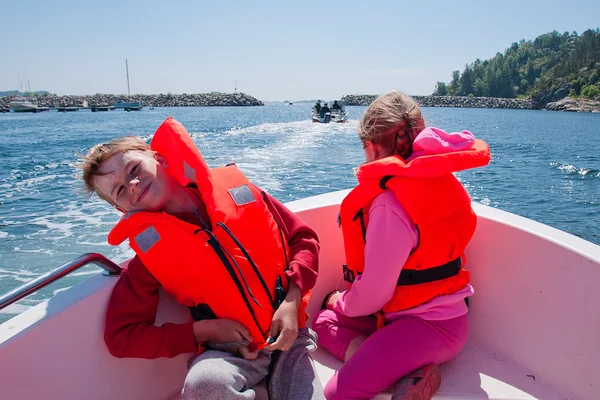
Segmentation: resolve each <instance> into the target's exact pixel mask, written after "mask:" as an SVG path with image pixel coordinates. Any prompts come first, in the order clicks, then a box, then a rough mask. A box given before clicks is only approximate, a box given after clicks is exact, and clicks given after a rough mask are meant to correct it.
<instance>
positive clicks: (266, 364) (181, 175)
mask: <svg viewBox="0 0 600 400" xmlns="http://www.w3.org/2000/svg"><path fill="white" fill-rule="evenodd" d="M81 168H82V170H83V180H84V182H85V186H86V189H87V190H88V191H89V192H90V193H93V192H95V193H96V194H97V195H98V196H99V197H101V198H102V199H104V200H106V201H107V202H109V203H110V204H111V205H113V206H114V207H115V208H117V209H118V210H119V211H121V212H123V213H124V215H123V217H122V218H121V220H120V221H119V222H118V223H117V225H116V226H115V227H114V228H113V230H112V231H111V232H110V234H109V236H108V242H109V243H110V244H112V245H118V244H120V243H121V242H123V241H124V240H125V239H129V243H130V246H131V247H132V249H133V250H134V251H135V252H136V254H137V255H136V257H134V258H133V260H132V261H131V262H130V264H129V268H128V271H127V272H126V273H125V274H124V275H123V276H122V278H121V279H120V280H119V282H118V283H117V284H116V286H115V288H114V290H113V294H112V296H111V299H110V302H109V305H108V310H107V315H106V327H105V334H104V337H105V341H106V344H107V347H108V349H109V351H110V352H111V354H113V355H114V356H116V357H138V358H149V359H150V358H158V357H174V356H176V355H178V354H181V353H188V352H199V353H201V354H199V355H198V356H197V357H196V358H195V359H194V360H193V361H191V363H190V369H189V371H188V375H187V377H186V380H185V383H184V388H183V391H182V399H194V398H203V399H252V398H254V396H255V393H254V391H253V390H252V389H251V388H252V387H253V386H255V385H256V384H258V383H259V382H261V381H263V380H264V379H265V378H267V376H268V378H269V387H268V390H269V393H270V398H271V399H292V398H293V399H323V394H322V393H323V390H322V387H321V385H320V383H319V381H318V378H317V377H316V374H315V372H314V368H313V365H312V360H311V359H310V356H309V354H308V353H309V351H312V350H314V348H315V347H316V345H315V336H314V333H313V332H312V331H309V330H308V329H306V328H305V324H306V313H305V311H304V308H305V306H306V303H307V302H308V298H309V296H310V292H309V290H310V289H311V288H312V287H313V286H314V283H315V281H316V275H317V269H318V249H319V244H318V238H317V236H316V234H315V233H314V231H313V230H312V229H310V228H309V227H308V226H307V225H305V224H304V223H303V222H302V221H301V220H300V219H299V218H298V217H296V216H295V215H294V214H293V213H292V212H291V211H290V210H288V209H287V208H285V207H284V206H283V205H282V204H280V203H279V202H278V201H277V200H275V199H274V198H273V197H271V196H269V195H268V194H266V193H265V192H263V191H261V190H260V189H258V188H257V187H256V186H254V185H252V183H250V182H249V181H248V180H247V179H246V177H245V176H244V175H243V174H242V173H241V172H240V171H239V170H238V169H237V167H236V166H235V165H228V166H226V167H222V168H216V169H209V168H208V167H207V165H206V163H205V162H204V159H203V158H202V156H201V154H200V152H199V151H198V149H197V148H196V146H195V145H194V143H193V141H192V139H191V137H190V136H189V134H188V133H187V131H186V130H185V128H184V127H183V126H182V125H181V124H179V123H178V122H177V121H175V120H173V119H172V118H167V119H166V120H165V121H164V122H163V124H162V125H161V126H160V127H159V128H158V129H157V131H156V132H155V134H154V137H153V139H152V143H151V145H150V146H148V145H146V144H145V143H144V142H143V141H142V140H141V139H139V138H134V137H125V138H122V139H117V140H113V141H112V142H110V143H108V144H101V145H97V146H95V147H94V148H92V149H91V150H90V151H89V152H88V154H87V155H86V156H85V157H84V159H83V163H82V166H81ZM159 287H163V288H164V290H165V291H166V292H167V293H169V294H171V295H172V296H173V297H174V298H175V299H176V300H178V301H179V302H180V303H182V304H184V305H185V306H188V307H189V308H190V311H191V314H192V317H193V319H194V320H195V321H194V322H189V323H186V324H173V323H166V324H163V325H162V326H155V325H154V321H155V317H156V310H157V307H158V289H159Z"/></svg>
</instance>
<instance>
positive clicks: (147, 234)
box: [133, 226, 160, 253]
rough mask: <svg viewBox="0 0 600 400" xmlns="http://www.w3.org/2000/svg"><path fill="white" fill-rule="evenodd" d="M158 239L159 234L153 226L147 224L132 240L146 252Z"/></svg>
mask: <svg viewBox="0 0 600 400" xmlns="http://www.w3.org/2000/svg"><path fill="white" fill-rule="evenodd" d="M159 240H160V235H159V234H158V231H157V230H156V228H154V226H149V227H147V228H146V229H144V230H143V231H142V232H140V233H138V234H137V236H136V237H135V238H133V241H134V242H135V244H137V246H138V247H139V248H140V250H142V251H143V252H144V253H146V252H147V251H148V250H150V248H152V246H154V245H155V244H156V243H158V241H159Z"/></svg>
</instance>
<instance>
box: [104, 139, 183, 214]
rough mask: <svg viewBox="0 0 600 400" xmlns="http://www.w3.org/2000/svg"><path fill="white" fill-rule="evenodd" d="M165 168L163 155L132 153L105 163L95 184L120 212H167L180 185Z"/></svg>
mask: <svg viewBox="0 0 600 400" xmlns="http://www.w3.org/2000/svg"><path fill="white" fill-rule="evenodd" d="M165 168H167V161H166V160H165V159H164V158H163V157H162V156H160V155H159V154H156V153H153V152H151V151H141V150H130V151H126V152H122V153H117V154H114V155H113V156H111V157H110V158H109V159H107V160H106V161H104V162H103V163H102V165H101V166H100V168H99V174H98V175H96V176H94V177H93V180H92V183H93V185H94V186H95V188H96V190H97V191H99V192H100V193H101V194H102V195H103V197H105V198H106V199H109V200H110V201H111V202H112V203H113V204H114V205H115V206H116V208H117V209H118V210H120V211H123V212H127V211H163V210H166V209H167V207H168V205H169V201H170V199H171V198H172V197H171V194H172V193H173V191H174V189H175V188H174V186H175V185H176V184H177V182H176V181H175V180H174V179H173V178H172V177H171V176H170V175H169V174H167V172H166V171H165Z"/></svg>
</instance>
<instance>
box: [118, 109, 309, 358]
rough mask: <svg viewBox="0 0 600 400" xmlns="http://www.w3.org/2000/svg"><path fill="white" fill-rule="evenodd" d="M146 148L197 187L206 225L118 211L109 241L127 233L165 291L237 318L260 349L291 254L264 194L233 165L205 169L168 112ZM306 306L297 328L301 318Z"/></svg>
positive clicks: (283, 287) (163, 214) (186, 302)
mask: <svg viewBox="0 0 600 400" xmlns="http://www.w3.org/2000/svg"><path fill="white" fill-rule="evenodd" d="M150 147H151V149H152V150H154V151H156V152H157V153H159V154H161V155H162V156H163V157H165V159H166V160H167V161H168V168H167V169H166V171H167V173H169V174H171V175H173V176H174V177H175V178H176V179H177V181H178V182H179V183H181V184H182V185H184V186H187V185H188V184H190V183H192V182H194V183H195V184H196V185H197V187H198V190H199V192H200V195H201V197H202V200H203V201H204V203H205V205H206V209H207V211H208V214H209V217H210V223H211V226H210V227H205V228H201V227H198V226H197V225H194V224H190V223H187V222H184V221H182V220H180V219H178V218H176V217H174V216H172V215H169V214H167V213H166V212H145V211H141V212H132V213H127V214H125V215H123V217H122V218H121V220H120V221H119V222H118V223H117V225H116V226H115V227H114V228H113V230H112V231H111V232H110V234H109V236H108V242H109V243H110V244H111V245H118V244H120V243H121V242H123V241H124V240H125V239H129V244H130V246H131V248H132V249H133V250H134V251H135V252H136V254H137V255H138V256H139V257H140V259H141V260H142V262H143V263H144V265H146V267H147V268H148V269H149V270H150V272H151V273H152V275H154V277H155V278H156V279H157V280H158V281H159V282H160V284H161V285H162V286H163V288H164V289H165V291H166V292H167V293H169V294H170V295H172V296H173V297H174V298H175V299H176V300H177V301H179V302H180V303H181V304H183V305H185V306H188V307H199V306H201V307H205V306H208V307H209V308H210V310H212V312H213V313H214V315H215V316H216V317H217V318H222V319H232V320H236V321H238V322H240V323H242V324H243V325H244V326H245V327H247V328H248V329H249V330H250V332H251V334H252V336H253V338H254V342H253V344H252V345H253V347H254V348H261V347H263V346H264V343H265V340H266V338H267V337H268V336H269V328H270V326H271V320H272V318H273V313H274V312H275V309H276V307H277V306H278V304H277V303H278V302H280V301H281V300H282V298H283V297H284V296H285V292H286V291H287V287H288V282H287V278H286V277H285V275H284V270H285V269H286V268H287V266H288V255H289V248H288V244H287V240H286V238H285V237H284V234H283V232H282V231H281V229H280V228H279V226H278V225H277V222H276V220H275V219H274V218H273V216H272V214H271V212H270V211H269V209H268V207H267V205H266V203H265V201H264V199H263V194H262V193H261V192H260V191H259V190H258V189H257V188H256V187H255V186H254V185H252V184H251V183H250V182H249V181H248V179H247V178H246V177H245V176H244V174H243V173H242V172H241V171H240V170H239V169H238V168H237V167H236V166H235V165H229V166H225V167H220V168H215V169H209V168H208V166H207V165H206V163H205V161H204V159H203V158H202V155H201V154H200V152H199V151H198V149H197V148H196V146H195V144H194V142H193V141H192V139H191V137H190V136H189V134H188V132H187V131H186V130H185V128H184V127H183V126H182V125H181V124H180V123H179V122H177V121H175V120H174V119H172V118H171V117H169V118H167V119H166V120H165V121H164V122H163V124H162V125H161V126H160V127H159V128H158V129H157V131H156V132H155V134H154V137H153V139H152V142H151V144H150ZM278 283H279V285H278ZM304 300H305V303H306V301H307V298H306V299H304ZM305 305H306V304H304V307H305ZM304 307H302V306H301V309H300V310H299V313H298V315H299V324H300V326H304V324H305V321H306V314H305V313H304Z"/></svg>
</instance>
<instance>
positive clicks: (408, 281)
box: [342, 257, 461, 286]
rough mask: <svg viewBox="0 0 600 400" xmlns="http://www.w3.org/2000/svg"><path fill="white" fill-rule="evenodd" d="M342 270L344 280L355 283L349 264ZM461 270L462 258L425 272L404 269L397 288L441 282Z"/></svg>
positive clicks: (344, 265)
mask: <svg viewBox="0 0 600 400" xmlns="http://www.w3.org/2000/svg"><path fill="white" fill-rule="evenodd" d="M342 268H343V270H344V280H345V281H346V282H348V283H352V282H354V280H355V279H356V276H355V275H354V271H352V270H351V269H350V268H348V265H347V264H343V265H342ZM460 270H461V261H460V257H458V258H457V259H455V260H452V261H450V262H447V263H446V264H444V265H440V266H439V267H433V268H428V269H423V270H414V269H413V270H410V269H403V270H402V272H400V277H399V278H398V282H397V283H396V286H411V285H418V284H421V283H429V282H435V281H441V280H442V279H446V278H451V277H453V276H456V275H458V273H459V272H460ZM361 274H362V272H359V273H358V275H361Z"/></svg>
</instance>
